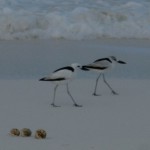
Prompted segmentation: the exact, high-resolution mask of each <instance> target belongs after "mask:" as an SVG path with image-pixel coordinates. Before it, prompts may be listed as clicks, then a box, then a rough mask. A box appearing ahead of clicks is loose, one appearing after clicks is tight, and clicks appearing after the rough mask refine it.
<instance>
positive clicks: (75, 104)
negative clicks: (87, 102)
mask: <svg viewBox="0 0 150 150" xmlns="http://www.w3.org/2000/svg"><path fill="white" fill-rule="evenodd" d="M66 87H67V93H68V95H69V96H70V98H71V100H72V101H73V103H74V106H76V107H82V105H78V104H77V103H76V102H75V100H74V99H73V97H72V95H71V93H70V92H69V87H68V84H67V85H66Z"/></svg>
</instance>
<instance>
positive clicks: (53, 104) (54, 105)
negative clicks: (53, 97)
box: [51, 103, 60, 107]
mask: <svg viewBox="0 0 150 150" xmlns="http://www.w3.org/2000/svg"><path fill="white" fill-rule="evenodd" d="M51 105H52V106H53V107H60V106H57V105H55V104H54V103H52V104H51Z"/></svg>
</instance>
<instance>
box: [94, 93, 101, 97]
mask: <svg viewBox="0 0 150 150" xmlns="http://www.w3.org/2000/svg"><path fill="white" fill-rule="evenodd" d="M93 96H101V95H100V94H96V93H93Z"/></svg>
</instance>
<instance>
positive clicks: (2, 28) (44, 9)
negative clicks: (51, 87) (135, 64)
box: [0, 0, 150, 40]
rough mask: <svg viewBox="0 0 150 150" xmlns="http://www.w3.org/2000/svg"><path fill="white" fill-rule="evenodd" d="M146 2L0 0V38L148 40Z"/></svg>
mask: <svg viewBox="0 0 150 150" xmlns="http://www.w3.org/2000/svg"><path fill="white" fill-rule="evenodd" d="M149 8H150V2H146V1H143V2H139V1H135V0H134V1H126V2H125V1H124V0H120V1H117V2H112V1H109V0H108V1H102V0H95V1H91V0H87V1H85V0H77V1H76V2H74V1H72V0H71V1H69V0H66V1H60V0H56V1H54V0H51V1H48V0H43V1H40V0H35V1H33V2H29V0H27V1H25V2H24V1H23V0H14V1H10V0H7V1H0V39H1V40H13V39H47V38H52V39H61V38H62V39H72V40H81V39H97V38H103V37H108V38H140V39H145V38H146V39H150V26H149V24H150V19H149V18H150V9H149Z"/></svg>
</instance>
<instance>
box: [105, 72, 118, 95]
mask: <svg viewBox="0 0 150 150" xmlns="http://www.w3.org/2000/svg"><path fill="white" fill-rule="evenodd" d="M103 80H104V83H105V84H106V85H107V86H108V88H109V89H110V90H111V92H112V93H113V94H114V95H118V93H117V92H115V91H114V90H113V88H112V87H111V86H110V85H109V84H108V82H107V81H106V79H105V76H104V74H103Z"/></svg>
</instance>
